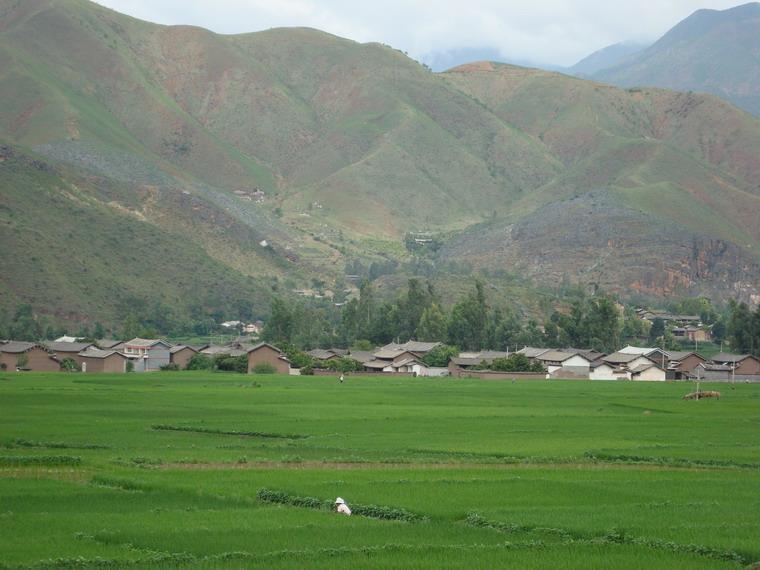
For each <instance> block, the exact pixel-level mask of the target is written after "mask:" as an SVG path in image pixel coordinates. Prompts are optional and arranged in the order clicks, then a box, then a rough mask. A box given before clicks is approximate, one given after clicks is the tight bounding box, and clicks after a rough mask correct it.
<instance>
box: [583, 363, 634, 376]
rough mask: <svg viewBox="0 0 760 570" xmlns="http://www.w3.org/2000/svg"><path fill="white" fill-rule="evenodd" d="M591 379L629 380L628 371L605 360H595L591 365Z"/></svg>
mask: <svg viewBox="0 0 760 570" xmlns="http://www.w3.org/2000/svg"><path fill="white" fill-rule="evenodd" d="M588 377H589V380H628V378H629V376H628V371H627V370H626V369H625V368H619V367H616V366H613V365H612V364H609V363H607V362H605V361H604V360H595V361H594V362H592V363H591V366H590V367H589V374H588Z"/></svg>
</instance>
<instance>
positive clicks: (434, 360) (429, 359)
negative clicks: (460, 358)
mask: <svg viewBox="0 0 760 570" xmlns="http://www.w3.org/2000/svg"><path fill="white" fill-rule="evenodd" d="M458 354H459V349H458V348H457V347H456V346H450V345H448V344H442V345H440V346H437V347H435V348H434V349H433V350H431V351H430V352H428V353H427V354H426V355H425V356H423V357H422V362H424V363H425V364H427V365H428V366H434V367H438V368H445V367H446V366H448V365H449V360H451V359H452V358H453V357H455V356H457V355H458Z"/></svg>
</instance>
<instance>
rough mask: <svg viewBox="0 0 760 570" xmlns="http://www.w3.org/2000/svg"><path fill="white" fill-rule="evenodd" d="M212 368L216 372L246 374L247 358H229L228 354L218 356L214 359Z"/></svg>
mask: <svg viewBox="0 0 760 570" xmlns="http://www.w3.org/2000/svg"><path fill="white" fill-rule="evenodd" d="M214 367H215V368H216V369H217V370H223V371H225V372H239V373H240V374H245V373H246V372H248V356H247V355H245V354H241V355H240V356H230V355H229V354H218V355H217V356H215V357H214Z"/></svg>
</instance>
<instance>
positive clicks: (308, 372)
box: [301, 364, 314, 376]
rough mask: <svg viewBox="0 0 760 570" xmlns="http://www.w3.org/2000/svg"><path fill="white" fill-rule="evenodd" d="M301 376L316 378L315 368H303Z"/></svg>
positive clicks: (309, 366)
mask: <svg viewBox="0 0 760 570" xmlns="http://www.w3.org/2000/svg"><path fill="white" fill-rule="evenodd" d="M301 376H314V368H313V367H312V366H311V364H309V365H308V366H302V367H301Z"/></svg>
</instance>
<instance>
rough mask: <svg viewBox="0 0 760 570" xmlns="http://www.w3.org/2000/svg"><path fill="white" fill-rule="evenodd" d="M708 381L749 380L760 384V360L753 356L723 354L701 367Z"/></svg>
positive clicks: (717, 355) (703, 375)
mask: <svg viewBox="0 0 760 570" xmlns="http://www.w3.org/2000/svg"><path fill="white" fill-rule="evenodd" d="M700 368H701V370H700V372H702V373H703V374H702V377H703V378H705V379H706V380H748V381H753V382H760V358H758V357H756V356H752V355H751V354H730V353H725V352H721V353H719V354H716V355H715V356H713V357H712V358H711V359H710V360H709V361H708V362H705V363H702V364H701V365H700Z"/></svg>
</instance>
